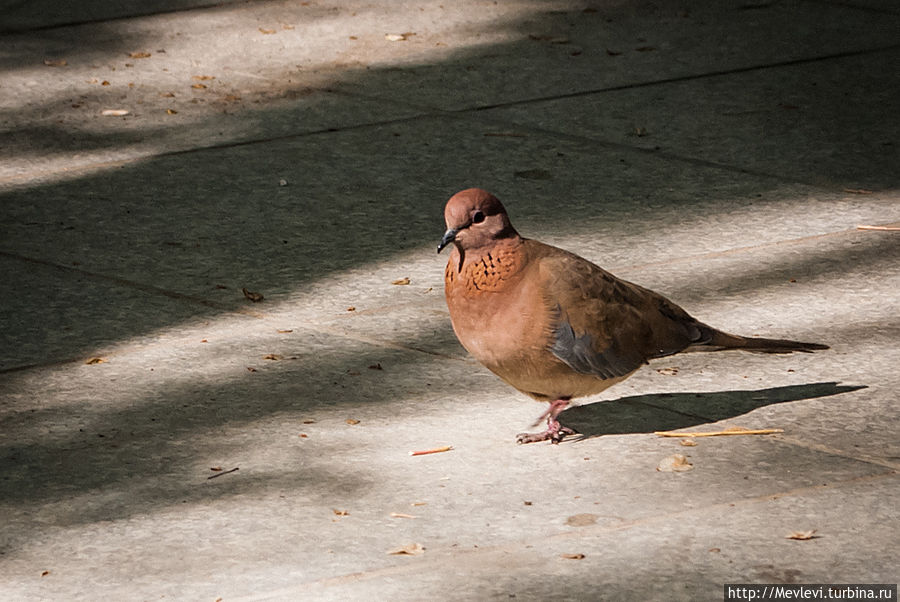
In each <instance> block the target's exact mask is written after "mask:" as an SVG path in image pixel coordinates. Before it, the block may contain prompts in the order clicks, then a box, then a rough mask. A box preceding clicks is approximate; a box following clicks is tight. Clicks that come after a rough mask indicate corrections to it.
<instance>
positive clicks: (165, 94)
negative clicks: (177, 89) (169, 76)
mask: <svg viewBox="0 0 900 602" xmlns="http://www.w3.org/2000/svg"><path fill="white" fill-rule="evenodd" d="M160 96H161V97H163V98H175V94H173V93H172V92H163V93H162V94H160Z"/></svg>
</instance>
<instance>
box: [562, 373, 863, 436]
mask: <svg viewBox="0 0 900 602" xmlns="http://www.w3.org/2000/svg"><path fill="white" fill-rule="evenodd" d="M865 388H866V386H865V385H841V384H838V383H836V382H821V383H809V384H805V385H791V386H786V387H773V388H770V389H758V390H751V391H716V392H711V393H654V394H649V395H634V396H631V397H623V398H621V399H616V400H612V401H604V402H597V403H591V404H587V405H583V406H576V407H574V408H570V409H568V410H566V411H565V412H563V413H562V414H560V417H559V419H560V422H561V423H562V424H564V425H565V426H568V427H569V428H572V429H574V430H575V431H576V432H577V433H579V435H580V437H579V438H580V439H589V438H593V437H601V436H603V435H625V434H634V433H652V432H654V431H662V430H666V431H668V430H677V429H681V428H686V427H691V426H697V425H700V424H707V423H710V422H716V421H719V420H726V419H728V418H734V417H736V416H741V415H743V414H747V413H748V412H751V411H752V410H755V409H757V408H761V407H765V406H768V405H772V404H776V403H786V402H789V401H799V400H801V399H814V398H816V397H828V396H831V395H838V394H840V393H848V392H850V391H857V390H859V389H865Z"/></svg>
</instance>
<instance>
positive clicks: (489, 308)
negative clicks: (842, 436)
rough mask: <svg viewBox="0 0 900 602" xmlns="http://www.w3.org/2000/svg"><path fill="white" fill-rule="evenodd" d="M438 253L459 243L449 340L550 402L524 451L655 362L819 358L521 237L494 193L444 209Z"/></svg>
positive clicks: (450, 282) (449, 287)
mask: <svg viewBox="0 0 900 602" xmlns="http://www.w3.org/2000/svg"><path fill="white" fill-rule="evenodd" d="M444 220H445V222H446V227H447V229H446V231H445V232H444V235H443V237H442V238H441V240H440V244H439V245H438V248H437V250H438V253H440V252H441V251H442V250H443V249H444V248H445V247H447V246H449V245H450V244H452V245H453V248H452V251H451V253H450V257H449V258H448V260H447V266H446V268H445V270H444V293H445V297H446V302H447V308H448V310H449V313H450V320H451V323H452V326H453V331H454V333H455V334H456V337H457V338H458V339H459V342H460V343H461V344H462V346H463V347H464V348H465V349H466V350H467V351H468V352H469V354H471V355H472V356H473V357H474V358H475V359H477V360H478V361H479V362H481V364H483V365H484V366H485V367H486V368H488V370H490V371H491V372H493V373H494V374H496V375H497V376H499V377H500V379H502V380H503V381H504V382H506V383H507V384H509V385H511V386H512V387H513V388H515V389H517V390H518V391H520V392H521V393H524V394H525V395H527V396H529V397H532V398H534V399H536V400H538V401H542V402H548V403H549V404H550V405H549V407H548V409H547V410H546V411H545V412H544V413H543V414H541V416H540V417H539V418H538V420H537V421H536V422H535V423H534V426H537V425H538V424H540V423H541V422H542V421H543V420H545V419H546V424H547V428H546V430H544V431H543V432H538V433H520V434H519V435H518V436H517V437H516V441H517V442H518V443H534V442H538V441H550V442H551V443H559V442H560V441H562V440H563V438H565V437H566V436H567V435H574V434H576V433H575V431H574V430H572V429H570V428H568V427H566V426H563V425H561V424H560V422H559V420H558V417H559V415H560V413H562V412H563V410H565V409H566V408H567V407H568V406H569V405H570V404H571V403H572V400H573V399H576V398H579V397H584V396H589V395H595V394H597V393H600V392H602V391H604V390H606V389H608V388H609V387H611V386H613V385H615V384H617V383H620V382H622V381H623V380H625V379H626V378H628V377H629V376H631V375H632V374H634V373H635V372H636V371H637V370H638V369H640V368H641V367H642V366H643V365H645V364H648V363H649V360H652V359H655V358H662V357H667V356H670V355H673V354H676V353H680V352H686V351H721V350H729V349H737V350H742V351H750V352H757V353H791V352H795V351H796V352H807V353H808V352H812V351H818V350H823V349H828V348H829V347H828V346H827V345H823V344H819V343H803V342H799V341H791V340H785V339H768V338H759V337H744V336H739V335H735V334H730V333H727V332H725V331H722V330H718V329H716V328H713V327H712V326H709V325H707V324H704V323H703V322H700V321H699V320H697V319H695V318H694V317H692V316H691V315H690V314H688V313H687V312H686V311H685V310H684V309H682V308H681V307H679V306H678V305H676V304H675V303H673V302H672V301H670V300H669V299H667V298H666V297H664V296H663V295H661V294H659V293H656V292H654V291H651V290H649V289H646V288H644V287H642V286H639V285H637V284H634V283H632V282H628V281H626V280H622V279H620V278H617V277H616V276H614V275H613V274H611V273H609V272H607V271H606V270H604V269H603V268H601V267H599V266H597V265H595V264H594V263H592V262H590V261H588V260H587V259H584V258H582V257H580V256H578V255H576V254H574V253H571V252H569V251H566V250H563V249H560V248H558V247H554V246H551V245H548V244H544V243H542V242H539V241H537V240H534V239H530V238H525V237H523V236H521V235H520V234H519V233H518V232H517V231H516V229H515V228H514V227H513V225H512V223H511V222H510V219H509V215H508V214H507V212H506V209H505V208H504V206H503V204H502V203H501V202H500V201H499V200H498V199H497V197H495V196H494V195H492V194H491V193H489V192H487V191H486V190H482V189H480V188H468V189H466V190H462V191H461V192H458V193H456V194H454V195H453V196H452V197H450V199H449V200H448V201H447V204H446V206H445V208H444Z"/></svg>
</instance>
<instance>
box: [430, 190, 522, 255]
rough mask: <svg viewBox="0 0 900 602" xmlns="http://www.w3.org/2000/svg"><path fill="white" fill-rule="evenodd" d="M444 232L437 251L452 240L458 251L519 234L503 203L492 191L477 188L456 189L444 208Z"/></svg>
mask: <svg viewBox="0 0 900 602" xmlns="http://www.w3.org/2000/svg"><path fill="white" fill-rule="evenodd" d="M444 221H445V222H446V224H447V231H446V232H444V236H443V238H441V243H440V244H439V245H438V249H437V250H438V253H440V252H441V251H442V250H443V248H444V247H446V246H447V245H449V244H450V243H451V242H452V243H454V244H456V246H457V248H459V250H460V251H465V250H467V249H478V248H489V247H491V246H493V245H494V243H495V241H497V240H500V239H503V238H510V237H513V236H518V234H517V232H516V231H515V229H514V228H513V227H512V224H510V223H509V216H508V215H507V214H506V209H504V208H503V204H502V203H501V202H500V201H499V200H498V199H497V197H495V196H494V195H492V194H491V193H489V192H487V191H486V190H482V189H480V188H467V189H466V190H463V191H461V192H457V193H456V194H454V195H453V196H452V197H450V200H449V201H447V206H446V207H444Z"/></svg>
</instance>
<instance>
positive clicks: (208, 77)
mask: <svg viewBox="0 0 900 602" xmlns="http://www.w3.org/2000/svg"><path fill="white" fill-rule="evenodd" d="M191 79H196V80H197V81H201V82H205V81H209V80H211V79H216V76H215V75H192V76H191Z"/></svg>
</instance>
